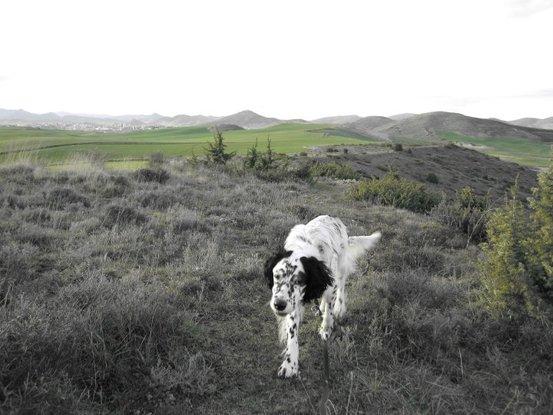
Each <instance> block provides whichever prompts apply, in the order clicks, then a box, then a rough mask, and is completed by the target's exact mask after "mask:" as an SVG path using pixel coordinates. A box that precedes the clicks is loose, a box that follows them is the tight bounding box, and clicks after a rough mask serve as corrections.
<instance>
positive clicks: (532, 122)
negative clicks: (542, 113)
mask: <svg viewBox="0 0 553 415" xmlns="http://www.w3.org/2000/svg"><path fill="white" fill-rule="evenodd" d="M508 122H509V124H513V125H520V126H522V127H531V128H543V129H546V130H553V117H549V118H519V119H518V120H513V121H508Z"/></svg>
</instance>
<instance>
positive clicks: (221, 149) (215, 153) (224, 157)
mask: <svg viewBox="0 0 553 415" xmlns="http://www.w3.org/2000/svg"><path fill="white" fill-rule="evenodd" d="M208 145H209V148H207V149H206V156H207V161H209V162H211V163H214V164H225V163H226V162H227V161H229V160H230V159H231V158H232V157H234V155H235V154H236V153H235V152H232V153H227V152H225V148H226V144H225V142H224V138H223V134H222V133H221V132H220V131H219V130H218V129H215V132H214V133H213V142H212V143H208Z"/></svg>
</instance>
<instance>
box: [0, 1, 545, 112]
mask: <svg viewBox="0 0 553 415" xmlns="http://www.w3.org/2000/svg"><path fill="white" fill-rule="evenodd" d="M0 15H1V16H2V18H1V19H0V22H1V24H0V108H7V109H19V108H23V109H26V110H28V111H31V112H40V113H42V112H50V111H53V112H58V111H67V112H74V113H88V114H110V115H117V114H145V113H148V114H149V113H153V112H157V113H161V114H163V115H176V114H205V115H219V116H220V115H228V114H231V113H234V112H238V111H241V110H244V109H251V110H253V111H256V112H258V113H260V114H263V115H266V116H271V117H278V118H304V119H314V118H318V117H323V116H330V115H343V114H358V115H361V116H367V115H393V114H398V113H405V112H413V113H421V112H427V111H437V110H443V111H454V112H461V113H463V114H467V115H472V116H478V117H497V118H501V119H505V120H511V119H516V118H521V117H539V118H543V117H550V116H553V0H485V1H483V0H417V1H413V0H371V1H369V0H359V1H357V0H335V1H327V0H251V1H250V0H232V1H229V0H226V1H225V0H201V1H200V0H194V1H191V0H181V1H168V0H155V1H140V0H133V1H127V0H109V1H104V0H94V1H89V0H68V1H64V0H50V1H44V0H34V1H33V0H2V2H1V3H0Z"/></svg>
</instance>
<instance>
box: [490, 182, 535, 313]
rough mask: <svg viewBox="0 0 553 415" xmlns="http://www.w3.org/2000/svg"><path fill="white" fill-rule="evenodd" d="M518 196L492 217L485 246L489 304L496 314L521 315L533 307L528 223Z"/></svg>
mask: <svg viewBox="0 0 553 415" xmlns="http://www.w3.org/2000/svg"><path fill="white" fill-rule="evenodd" d="M525 215H526V213H525V211H524V207H523V205H522V203H521V202H520V201H519V200H517V198H516V195H515V193H514V192H513V197H512V198H511V199H510V200H509V201H508V202H507V203H506V204H505V206H503V207H501V208H499V209H497V210H496V211H495V212H493V213H492V214H491V215H490V219H489V222H488V228H487V238H488V242H487V243H486V244H484V245H483V252H484V255H485V260H484V261H482V262H481V269H482V272H483V282H484V287H485V289H486V290H485V297H484V298H485V301H486V303H487V304H488V306H489V307H490V308H491V309H492V310H495V311H502V310H506V309H507V310H508V311H509V312H510V313H516V314H517V313H518V312H519V311H520V310H521V307H522V308H526V306H529V305H530V304H529V301H530V298H529V292H528V285H527V284H526V282H525V281H524V279H525V266H524V263H525V262H526V261H525V254H524V250H523V240H524V239H525V238H526V236H527V232H528V228H527V219H526V216H525Z"/></svg>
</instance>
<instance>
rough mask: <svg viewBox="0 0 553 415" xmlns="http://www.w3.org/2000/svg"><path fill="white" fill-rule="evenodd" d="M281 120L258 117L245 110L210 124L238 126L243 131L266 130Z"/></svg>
mask: <svg viewBox="0 0 553 415" xmlns="http://www.w3.org/2000/svg"><path fill="white" fill-rule="evenodd" d="M282 122H283V121H282V120H279V119H277V118H267V117H264V116H262V115H259V114H257V113H255V112H253V111H250V110H246V111H240V112H237V113H236V114H232V115H227V116H226V117H222V118H219V119H217V120H216V121H214V122H213V123H212V124H215V125H219V124H232V125H238V126H239V127H242V128H245V129H255V128H266V127H270V126H273V125H277V124H280V123H282Z"/></svg>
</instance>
